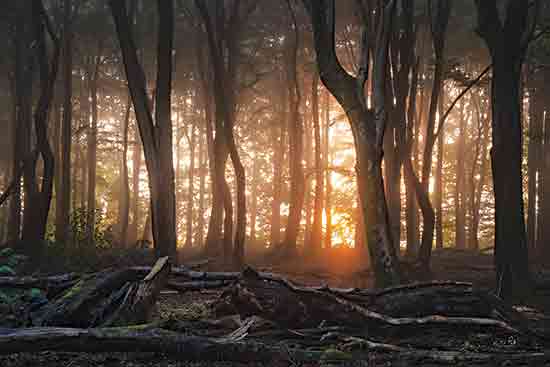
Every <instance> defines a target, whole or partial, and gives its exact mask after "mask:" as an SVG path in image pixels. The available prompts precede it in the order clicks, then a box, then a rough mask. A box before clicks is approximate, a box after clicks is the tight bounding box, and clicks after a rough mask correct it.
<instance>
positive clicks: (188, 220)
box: [185, 124, 196, 247]
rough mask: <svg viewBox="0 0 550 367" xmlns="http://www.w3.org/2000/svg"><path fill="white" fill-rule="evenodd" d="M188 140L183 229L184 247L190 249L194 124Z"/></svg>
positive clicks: (191, 237) (193, 175)
mask: <svg viewBox="0 0 550 367" xmlns="http://www.w3.org/2000/svg"><path fill="white" fill-rule="evenodd" d="M190 135H191V136H190V138H189V172H188V178H187V180H188V184H187V187H188V192H187V212H186V215H185V217H186V220H185V222H186V225H187V228H186V229H185V246H186V247H190V246H191V245H192V244H193V204H194V202H195V200H194V196H195V185H194V183H195V150H196V147H195V141H196V134H195V124H192V125H191V132H190Z"/></svg>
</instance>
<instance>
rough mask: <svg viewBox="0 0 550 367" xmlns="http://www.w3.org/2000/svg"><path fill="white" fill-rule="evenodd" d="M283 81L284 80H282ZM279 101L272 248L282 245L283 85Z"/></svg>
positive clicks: (285, 100)
mask: <svg viewBox="0 0 550 367" xmlns="http://www.w3.org/2000/svg"><path fill="white" fill-rule="evenodd" d="M281 79H283V78H281ZM280 90H281V95H280V101H279V106H280V108H279V115H280V119H279V124H280V125H279V126H274V127H273V129H272V133H273V186H272V187H273V199H272V201H271V228H270V240H269V243H270V245H271V247H272V248H275V246H278V245H280V243H281V193H282V186H283V162H284V154H285V153H284V148H285V130H286V129H285V128H286V126H287V116H288V115H287V103H288V99H287V97H286V88H285V87H284V86H282V85H281V87H280Z"/></svg>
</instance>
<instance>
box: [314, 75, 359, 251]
mask: <svg viewBox="0 0 550 367" xmlns="http://www.w3.org/2000/svg"><path fill="white" fill-rule="evenodd" d="M311 88H312V91H311V93H312V94H311V95H312V101H311V106H312V114H313V131H314V137H315V168H314V169H315V202H314V206H313V225H312V228H311V237H310V240H309V241H310V244H309V246H310V251H309V252H310V254H311V255H313V256H317V255H319V253H320V251H321V246H322V241H323V190H324V185H323V164H322V156H321V151H322V147H321V126H320V123H319V76H318V75H317V74H315V75H314V76H313V83H312V87H311ZM356 230H358V229H356ZM359 231H361V230H360V229H359Z"/></svg>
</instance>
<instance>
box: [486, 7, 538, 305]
mask: <svg viewBox="0 0 550 367" xmlns="http://www.w3.org/2000/svg"><path fill="white" fill-rule="evenodd" d="M476 5H477V12H478V25H479V27H478V33H479V35H480V37H481V38H483V39H484V41H485V43H486V45H487V47H488V49H489V52H490V54H491V59H492V61H493V78H492V79H491V107H492V116H493V122H492V127H493V130H492V132H493V137H492V148H491V167H492V172H493V188H494V193H495V265H496V285H497V295H499V296H500V297H501V298H503V299H504V300H506V301H512V300H520V301H521V300H522V299H523V298H524V296H525V294H526V292H527V291H528V285H529V266H528V253H527V252H528V250H527V239H526V235H525V221H524V211H523V209H524V208H523V180H522V177H523V173H522V125H521V124H522V120H521V112H520V111H521V109H520V91H519V84H520V76H521V70H522V62H523V58H524V55H525V50H526V47H525V45H526V44H525V42H526V40H528V39H529V38H530V37H531V32H530V27H529V26H528V23H529V22H528V18H529V11H528V8H529V5H528V4H527V3H525V2H523V1H521V0H512V1H509V2H508V5H507V9H506V21H505V23H504V24H502V22H501V20H500V18H499V12H498V9H497V6H496V4H495V3H494V2H492V1H488V2H486V1H481V0H476Z"/></svg>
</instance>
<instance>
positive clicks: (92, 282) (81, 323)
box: [30, 269, 135, 328]
mask: <svg viewBox="0 0 550 367" xmlns="http://www.w3.org/2000/svg"><path fill="white" fill-rule="evenodd" d="M134 279H135V273H134V272H133V271H132V270H131V269H123V270H118V271H104V272H101V273H96V274H93V275H89V276H84V277H83V278H81V279H80V280H79V281H78V282H77V283H76V284H75V285H73V286H72V287H71V288H69V289H68V290H66V291H65V292H63V293H62V294H61V295H59V296H58V297H57V298H55V299H54V300H52V301H50V302H49V303H47V304H46V305H44V306H43V307H41V308H40V309H38V310H37V311H35V312H33V313H31V315H30V317H31V320H32V324H33V325H34V326H71V327H83V328H86V327H90V326H93V325H92V323H93V321H94V320H96V319H97V318H98V307H100V305H101V303H102V302H103V301H104V299H105V298H107V297H109V296H110V295H111V293H113V292H115V291H117V290H119V289H120V288H121V287H123V286H124V285H125V284H126V283H127V282H131V281H133V280H134Z"/></svg>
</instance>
